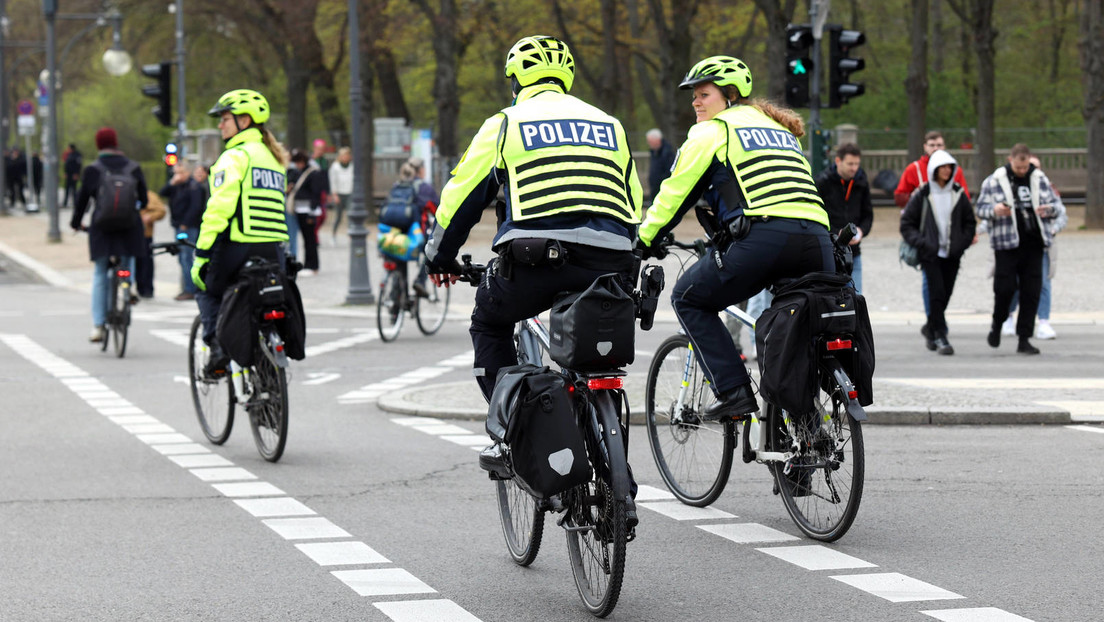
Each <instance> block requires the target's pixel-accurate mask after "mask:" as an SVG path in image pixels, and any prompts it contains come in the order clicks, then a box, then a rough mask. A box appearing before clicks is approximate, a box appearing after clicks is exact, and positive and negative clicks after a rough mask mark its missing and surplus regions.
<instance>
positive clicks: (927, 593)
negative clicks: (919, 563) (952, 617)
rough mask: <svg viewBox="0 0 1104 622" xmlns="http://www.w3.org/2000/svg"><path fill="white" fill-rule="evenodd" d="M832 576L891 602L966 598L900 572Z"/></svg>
mask: <svg viewBox="0 0 1104 622" xmlns="http://www.w3.org/2000/svg"><path fill="white" fill-rule="evenodd" d="M832 578H833V579H835V580H836V581H840V582H842V583H846V584H847V585H850V586H851V587H856V588H858V589H860V590H862V591H864V592H867V593H870V594H873V595H875V596H877V597H879V598H884V599H885V600H888V601H889V602H891V603H906V602H913V601H921V600H953V599H956V598H966V597H965V596H962V595H959V594H955V593H954V592H950V591H948V590H945V589H943V588H941V587H936V586H934V585H932V584H930V583H925V582H923V581H921V580H919V579H913V578H912V577H909V576H906V575H903V574H901V573H899V572H881V573H874V574H852V575H837V576H833V577H832Z"/></svg>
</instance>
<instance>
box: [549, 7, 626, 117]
mask: <svg viewBox="0 0 1104 622" xmlns="http://www.w3.org/2000/svg"><path fill="white" fill-rule="evenodd" d="M550 9H551V11H552V17H553V18H554V19H555V20H556V25H557V27H558V28H559V31H560V35H559V36H560V38H562V39H563V41H564V43H566V44H567V47H568V48H569V49H571V50H572V53H571V55H572V57H573V58H574V59H575V74H576V76H577V77H579V78H582V79H583V80H584V81H585V82H586V83H587V84H589V85H590V88H591V89H593V90H594V93H595V104H596V105H597V106H598V107H599V108H601V109H602V110H604V111H606V112H608V113H610V114H613V115H616V114H617V109H618V108H619V107H620V103H621V102H620V99H621V97H620V93H619V89H618V88H617V82H618V80H617V74H618V73H620V72H619V71H618V69H619V66H618V64H617V23H618V20H617V2H616V0H599V10H598V13H599V15H600V16H601V18H602V44H601V45H602V68H601V71H595V70H594V66H593V65H592V64H591V63H590V62H589V61H588V60H587V57H586V55H584V54H582V53H580V52H581V51H582V46H581V45H578V44H577V43H578V41H577V39H576V38H575V36H574V33H573V29H572V25H571V23H570V20H569V16H568V15H567V12H566V11H565V10H564V7H563V4H561V3H560V1H559V0H552V4H551V6H550Z"/></svg>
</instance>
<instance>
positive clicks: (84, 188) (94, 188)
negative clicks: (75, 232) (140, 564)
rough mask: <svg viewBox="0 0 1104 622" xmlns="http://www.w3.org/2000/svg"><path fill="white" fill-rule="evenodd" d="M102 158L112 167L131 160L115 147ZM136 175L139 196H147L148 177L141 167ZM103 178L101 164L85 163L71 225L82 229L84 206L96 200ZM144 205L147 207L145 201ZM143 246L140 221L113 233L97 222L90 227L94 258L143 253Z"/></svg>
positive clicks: (89, 245) (89, 244)
mask: <svg viewBox="0 0 1104 622" xmlns="http://www.w3.org/2000/svg"><path fill="white" fill-rule="evenodd" d="M99 160H100V161H101V162H103V163H104V166H106V167H107V168H109V169H111V170H113V171H117V170H121V169H122V168H123V167H125V166H126V165H127V162H130V159H129V158H127V157H126V156H125V155H123V154H121V153H119V152H116V151H105V152H103V153H101V154H100V157H99ZM134 178H135V179H136V180H138V187H137V190H138V197H140V199H139V200H141V197H145V196H146V192H148V189H147V188H146V177H145V175H143V174H142V169H141V167H139V168H137V169H135V170H134ZM100 179H101V175H100V169H99V168H97V167H95V166H86V167H84V173H83V174H82V175H81V186H80V192H78V193H77V205H76V207H74V208H73V217H72V219H71V220H70V221H69V226H70V227H72V228H73V229H80V226H81V220H82V219H83V218H84V212H85V210H86V209H88V203H89V201H92V202H93V204H95V197H96V194H97V192H99V189H100ZM142 207H143V208H145V204H144V202H143V205H142ZM144 246H145V240H144V238H143V231H142V224H141V223H140V222H139V223H138V224H137V225H136V226H134V227H132V228H130V229H128V230H126V231H117V232H110V233H108V232H104V231H100V230H99V229H98V228H97V227H96V226H95V225H92V226H89V227H88V251H89V254H90V256H91V259H92V260H93V261H95V260H96V259H99V258H101V257H109V256H111V255H120V256H122V255H129V256H137V255H140V254H142V252H143V249H144Z"/></svg>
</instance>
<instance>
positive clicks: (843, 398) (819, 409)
mask: <svg viewBox="0 0 1104 622" xmlns="http://www.w3.org/2000/svg"><path fill="white" fill-rule="evenodd" d="M848 238H849V236H846V237H843V238H841V239H840V240H837V241H835V244H836V249H835V250H836V255H837V270H839V269H841V265H840V264H841V263H843V262H844V261H845V260H844V259H842V255H844V253H843V249H845V246H846V244H847V240H848ZM664 245H665V246H669V247H674V248H678V249H682V250H686V251H690V254H687V255H681V256H679V255H678V254H676V256H678V257H679V259H680V262H681V263H682V266H683V269H685V267H686V264H687V263H688V262H689V261H690V260H692V259H694V258H696V257H701V256H702V255H704V254H705V252H706V250H707V244H706V243H705V242H703V241H701V240H698V241H696V242H695V243H692V244H684V243H680V242H676V241H674V240H670V241H668V242H667V243H665V244H664ZM847 256H848V259H849V253H847ZM846 271H847V272H849V267H848V268H847V270H846ZM776 285H777V284H776ZM725 313H727V314H728V315H730V316H732V317H735V318H737V319H739V320H740V321H741V322H743V323H744V324H746V325H747V326H749V327H750V328H755V320H754V319H753V318H751V317H750V316H748V315H747V314H746V313H745V312H743V311H742V310H741V309H739V308H738V307H736V306H735V305H733V306H730V307H728V308H727V309H725ZM852 337H853V336H852V335H850V334H838V335H831V336H824V337H821V338H819V339H817V340H816V343H815V344H814V347H815V353H816V360H815V365H816V370H815V373H816V386H817V387H818V393H817V396H816V398H815V400H814V404H815V408H814V409H811V410H809V411H807V412H789V411H786V410H783V409H781V408H779V407H778V406H776V405H775V404H772V403H770V402H769V401H766V400H763V401H764V408H763V410H762V415H760V416H755V415H752V416H748V417H744V418H740V419H732V418H729V419H725V420H721V421H705V420H703V418H702V417H701V413H702V410H703V409H704V407H705V406H707V405H708V404H709V402H710V401H711V399H712V390H711V388H710V387H709V382H708V381H707V380H706V379H705V376H704V374H703V373H702V370H701V369H700V368H699V363H698V359H697V357H696V356H695V354H694V351H693V345H692V344H691V343H690V340H689V339H688V338H687V336H686V335H685V334H684V333H681V332H680V334H677V335H672V336H671V337H669V338H667V339H666V340H665V341H664V342H663V343H661V344H660V346H659V348H658V350H657V351H656V354H655V357H654V359H653V360H652V364H651V367H650V368H649V370H648V380H647V388H646V399H645V404H646V413H645V420H646V423H647V427H648V437H649V439H650V441H651V449H652V456H653V457H654V458H655V463H656V466H657V467H658V469H659V473H660V475H661V477H662V478H663V481H664V483H665V484H666V485H667V487H668V488H669V489H670V490H671V492H672V493H673V494H674V495H675V496H676V497H677V498H678V499H679V500H680V501H682V502H683V503H686V504H688V505H693V506H699V507H701V506H706V505H709V504H711V503H713V502H714V501H715V500H716V499H717V498H718V497H719V496H720V494H721V492H722V491H723V490H724V488H725V485H726V484H727V482H728V479H729V475H730V472H731V469H732V462H733V453H734V450H735V448H736V443H737V436H738V428H739V427H741V426H742V428H743V445H742V455H741V457H742V459H743V461H744V462H745V463H749V462H752V461H755V462H759V463H760V464H766V465H767V466H768V467H769V468H770V470H771V473H772V474H773V476H774V482H775V483H774V493H775V494H778V495H781V497H782V501H783V504H784V505H785V507H786V511H787V512H788V513H789V515H790V517H791V518H792V519H793V521H794V523H795V524H796V525H797V526H798V528H799V529H800V530H801V531H802V532H803V533H804V534H806V535H807V536H809V537H810V538H814V539H817V540H823V541H826V542H832V541H835V540H837V539H839V538H840V537H842V536H843V535H844V534H845V533H847V530H848V529H849V528H850V527H851V524H852V523H853V522H854V520H855V515H856V513H857V512H858V509H859V503H860V501H861V499H862V491H863V481H864V475H865V461H864V448H863V437H862V428H861V422H862V421H865V420H866V415H865V412H864V411H863V409H862V407H861V406H860V405H859V404H858V402H857V399H856V398H857V392H856V389H855V386H854V384H853V382H852V380H851V378H849V377H848V374H847V372H846V371H845V370H844V366H843V363H844V362H845V357H846V356H850V355H851V351H852V349H853V345H852ZM762 355H763V353H762V352H760V356H762Z"/></svg>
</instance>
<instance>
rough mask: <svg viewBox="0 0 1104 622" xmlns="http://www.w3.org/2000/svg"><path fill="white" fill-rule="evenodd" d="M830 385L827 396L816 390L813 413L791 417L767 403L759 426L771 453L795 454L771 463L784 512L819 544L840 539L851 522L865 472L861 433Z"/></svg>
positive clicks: (836, 389) (861, 489) (833, 382)
mask: <svg viewBox="0 0 1104 622" xmlns="http://www.w3.org/2000/svg"><path fill="white" fill-rule="evenodd" d="M830 382H831V390H830V391H826V390H825V389H824V388H821V389H820V390H819V392H818V394H817V399H816V402H815V404H816V411H815V412H813V413H810V414H809V415H805V416H801V417H794V416H792V415H790V414H789V413H788V412H786V411H784V410H781V409H779V408H777V407H776V406H774V405H772V404H767V418H766V423H765V424H766V425H769V426H770V427H769V441H770V443H771V447H772V448H773V449H774V450H775V451H794V452H795V455H794V457H793V458H792V459H791V460H789V461H788V462H772V463H771V471H772V472H773V473H774V479H775V485H776V490H777V491H778V492H779V494H781V496H782V502H783V504H785V506H786V511H787V512H788V513H789V515H790V518H792V519H793V521H794V523H795V524H796V525H797V527H798V529H800V530H801V531H802V532H803V533H804V534H805V535H807V536H809V537H810V538H814V539H816V540H823V541H824V542H834V541H836V540H838V539H840V538H841V537H843V535H844V534H845V533H847V530H848V529H850V528H851V524H852V523H853V522H854V521H855V515H856V514H858V511H859V502H860V501H861V500H862V491H863V480H864V477H865V468H866V465H865V459H864V455H863V437H862V428H861V427H860V425H859V422H858V421H855V419H854V418H852V417H851V415H849V414H848V413H847V411H846V410H845V409H844V402H843V400H842V399H841V397H840V394H839V391H840V389H839V386H838V385H836V384H835V381H834V380H832V381H830Z"/></svg>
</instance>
